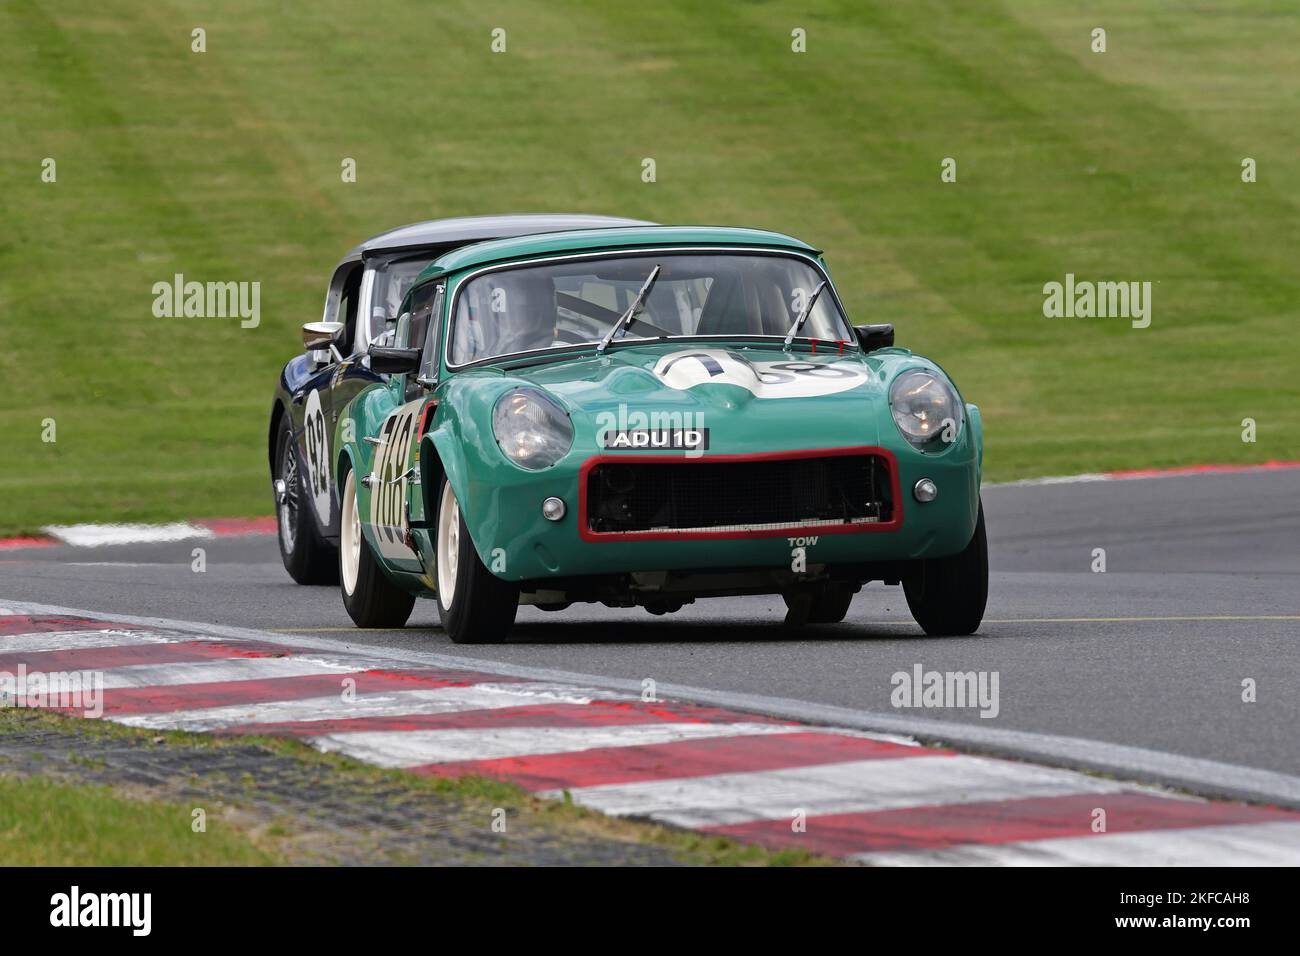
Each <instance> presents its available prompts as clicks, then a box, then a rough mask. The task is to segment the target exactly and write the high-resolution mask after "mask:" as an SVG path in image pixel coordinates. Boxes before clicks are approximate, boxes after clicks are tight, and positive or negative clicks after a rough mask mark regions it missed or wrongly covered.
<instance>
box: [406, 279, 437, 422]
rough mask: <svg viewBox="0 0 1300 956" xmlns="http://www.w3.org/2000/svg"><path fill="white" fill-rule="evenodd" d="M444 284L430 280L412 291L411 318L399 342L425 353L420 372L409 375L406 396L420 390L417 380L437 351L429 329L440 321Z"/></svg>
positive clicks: (409, 396) (411, 395) (412, 395)
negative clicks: (403, 339) (403, 337)
mask: <svg viewBox="0 0 1300 956" xmlns="http://www.w3.org/2000/svg"><path fill="white" fill-rule="evenodd" d="M442 288H443V287H442V285H441V284H440V283H434V282H430V283H427V284H425V285H423V286H420V287H419V288H418V289H416V290H415V291H414V292H412V293H411V298H410V303H409V307H410V310H411V318H410V321H409V322H408V323H407V326H406V337H405V341H404V342H399V344H401V345H404V346H405V347H406V348H416V349H424V350H425V354H424V356H423V359H422V361H421V363H420V373H418V374H415V375H409V376H407V379H406V397H407V398H408V399H411V398H414V397H415V395H416V393H417V392H418V391H419V386H418V385H417V384H416V380H417V379H418V378H419V377H420V375H422V374H423V373H424V371H425V370H426V369H427V368H429V367H430V364H429V363H430V360H431V354H432V353H436V351H437V346H436V345H430V344H429V330H430V327H433V328H434V329H435V330H436V328H437V323H438V319H437V316H438V310H439V307H440V306H441V303H442Z"/></svg>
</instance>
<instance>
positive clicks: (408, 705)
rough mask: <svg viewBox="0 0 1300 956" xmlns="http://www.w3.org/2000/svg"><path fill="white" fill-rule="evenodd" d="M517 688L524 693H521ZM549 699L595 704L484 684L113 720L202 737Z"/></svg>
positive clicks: (551, 691)
mask: <svg viewBox="0 0 1300 956" xmlns="http://www.w3.org/2000/svg"><path fill="white" fill-rule="evenodd" d="M516 688H523V690H522V691H521V692H519V693H516V692H515V690H516ZM538 700H545V701H547V702H548V703H563V704H589V703H591V700H592V698H591V697H589V696H586V695H584V694H575V693H571V692H568V690H567V689H565V688H562V687H561V685H557V684H537V685H526V684H522V685H521V684H478V685H475V686H471V687H438V688H426V689H424V690H402V691H389V692H382V693H364V692H358V693H357V696H356V698H355V699H354V700H352V701H346V700H344V699H343V696H342V688H340V691H339V693H338V694H332V695H330V696H329V697H309V698H305V699H302V700H277V701H268V702H265V703H248V704H230V705H226V706H222V707H203V708H195V709H193V710H176V711H171V712H169V713H158V714H129V715H125V716H121V717H110V719H111V720H114V721H116V722H117V723H119V724H126V725H128V726H131V727H148V728H151V729H154V730H189V731H195V732H201V731H205V730H219V729H222V728H225V727H235V726H239V725H243V724H266V723H281V722H292V723H296V722H300V721H306V720H340V719H348V718H355V717H401V716H408V715H414V714H449V713H457V712H460V711H466V710H496V709H500V708H503V707H520V706H524V705H527V704H532V703H536V702H538Z"/></svg>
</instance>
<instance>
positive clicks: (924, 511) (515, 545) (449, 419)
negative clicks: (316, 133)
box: [334, 227, 983, 595]
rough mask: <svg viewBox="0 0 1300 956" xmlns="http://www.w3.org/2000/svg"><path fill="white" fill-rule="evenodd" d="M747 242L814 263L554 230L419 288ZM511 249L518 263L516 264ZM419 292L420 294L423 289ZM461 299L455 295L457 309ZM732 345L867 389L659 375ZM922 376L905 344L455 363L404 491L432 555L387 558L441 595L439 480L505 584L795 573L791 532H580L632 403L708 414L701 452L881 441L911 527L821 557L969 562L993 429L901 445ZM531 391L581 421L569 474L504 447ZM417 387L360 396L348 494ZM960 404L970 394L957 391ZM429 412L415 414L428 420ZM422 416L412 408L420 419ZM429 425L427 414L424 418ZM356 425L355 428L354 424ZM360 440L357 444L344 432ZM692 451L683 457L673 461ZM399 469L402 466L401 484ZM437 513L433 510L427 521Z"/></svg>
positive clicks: (436, 395)
mask: <svg viewBox="0 0 1300 956" xmlns="http://www.w3.org/2000/svg"><path fill="white" fill-rule="evenodd" d="M741 236H744V237H746V238H747V240H748V241H749V242H751V243H753V244H757V245H764V246H772V247H776V246H779V247H785V248H789V249H791V250H797V251H798V252H799V253H801V254H803V255H816V251H815V250H813V249H812V248H811V247H809V246H806V245H805V244H803V243H800V242H798V241H797V240H793V239H791V238H789V237H787V236H779V235H778V234H775V233H761V232H756V231H753V230H735V229H705V228H689V229H683V228H677V227H652V228H636V229H609V230H592V231H590V232H581V233H556V234H551V235H548V236H529V237H523V238H519V239H511V240H502V241H497V242H488V243H481V244H478V245H476V246H471V247H468V248H466V249H462V250H458V251H457V252H454V253H451V254H449V255H447V256H445V257H443V258H442V259H440V260H439V261H438V262H437V263H435V264H434V265H433V266H431V267H430V268H429V270H426V272H425V273H424V274H423V276H422V278H421V280H420V281H421V282H424V281H431V280H434V279H441V278H444V277H445V278H446V279H447V281H448V285H449V287H451V288H453V289H454V287H455V285H456V284H457V283H458V282H459V281H460V280H461V279H463V278H464V277H465V275H466V274H468V273H469V272H472V271H474V270H475V269H477V268H480V267H482V266H483V265H484V264H485V263H489V262H499V261H503V257H505V258H508V259H510V260H513V259H516V258H529V257H534V256H537V255H550V254H554V253H557V252H567V251H577V250H585V249H592V248H613V249H621V248H627V247H628V246H634V245H647V244H665V243H669V242H671V243H673V244H676V243H678V242H680V243H684V244H689V245H710V244H713V245H718V246H732V245H736V244H738V243H739V242H740V241H741V240H740V237H741ZM507 254H508V255H507ZM417 285H418V283H417ZM453 298H454V297H453V295H448V296H446V297H445V301H444V314H443V315H442V316H440V317H438V318H439V321H445V320H446V314H447V309H448V308H449V306H450V303H451V302H452V301H453ZM704 348H708V349H727V350H729V351H730V352H732V353H734V355H735V356H737V357H738V358H737V359H736V360H737V361H743V362H780V361H796V362H800V363H809V365H810V366H825V365H830V364H832V363H842V364H841V365H840V368H845V369H852V370H855V371H856V374H857V375H858V377H860V378H861V379H862V380H861V381H860V382H859V383H858V384H856V386H855V387H853V388H851V389H849V390H847V391H840V392H837V393H834V394H829V395H816V396H811V397H801V398H758V397H756V396H755V395H754V394H753V393H752V392H751V391H749V390H748V389H746V388H745V387H743V386H741V385H735V384H726V383H721V384H720V383H704V384H699V385H695V386H693V387H690V388H684V389H683V388H672V387H669V386H668V385H667V384H665V383H664V382H663V381H662V380H661V379H660V378H659V377H658V376H657V375H656V374H654V372H653V371H652V369H653V368H654V366H655V363H656V362H657V361H659V360H660V359H661V358H662V357H663V356H664V355H667V354H669V353H674V352H685V351H698V350H700V349H704ZM912 368H925V369H931V370H935V371H938V372H940V374H942V370H941V369H939V367H938V366H937V365H936V364H935V363H933V362H931V361H930V360H928V359H925V358H923V357H921V356H918V355H914V354H912V353H911V352H910V351H908V350H907V349H905V348H890V349H882V350H878V351H875V352H872V353H870V354H864V353H862V352H861V351H860V350H858V349H857V348H856V347H853V346H850V347H846V348H845V350H844V352H843V354H836V353H835V352H834V351H832V352H831V353H830V354H827V352H826V350H825V348H824V347H823V349H822V350H821V351H820V352H819V353H818V354H812V353H811V352H810V351H809V349H808V347H807V345H806V344H802V343H801V344H797V345H796V346H795V347H794V349H793V350H792V351H791V352H790V353H785V352H783V351H782V350H781V343H780V341H779V340H774V341H773V342H771V343H766V342H765V343H763V344H755V342H754V341H752V340H748V341H746V340H736V341H734V342H722V341H709V342H692V341H690V340H684V339H683V340H675V341H672V342H662V341H656V342H646V343H637V344H623V345H620V346H618V347H616V348H611V349H610V350H609V351H608V352H606V353H605V355H603V356H598V355H596V354H595V349H594V347H591V348H584V349H580V350H578V351H576V352H574V353H572V354H571V356H570V357H568V358H565V359H562V360H559V361H552V362H549V363H547V364H539V365H532V366H526V367H523V368H518V369H513V370H505V369H502V368H500V367H498V366H497V365H495V364H491V363H489V364H487V365H479V366H476V367H472V368H467V369H465V370H462V371H459V372H452V371H450V370H448V369H447V368H446V366H445V365H443V366H442V367H441V369H440V375H439V381H438V384H437V385H436V387H435V388H434V390H433V391H432V393H428V394H427V395H426V397H425V398H424V399H423V402H424V403H427V402H428V401H436V402H437V408H436V411H435V412H433V413H432V419H431V425H430V426H429V428H428V429H427V431H426V434H425V436H424V439H423V441H422V442H421V443H420V446H419V448H418V454H417V450H416V449H415V448H411V450H410V452H409V454H408V455H407V456H406V457H405V458H404V459H403V460H402V463H401V466H400V467H401V469H402V470H404V469H405V468H409V467H412V466H414V467H417V468H419V469H420V473H421V475H422V483H421V484H420V485H416V484H413V483H404V485H405V492H406V501H407V506H408V508H409V517H410V522H411V532H412V537H413V538H414V541H415V543H416V545H417V550H418V552H419V553H420V557H416V556H415V555H410V556H409V557H406V558H400V557H398V558H395V557H390V556H385V555H381V556H380V557H381V561H382V563H383V564H384V566H385V568H386V569H387V570H388V571H389V573H390V574H391V575H392V576H393V577H394V579H395V580H398V581H400V582H401V583H403V584H405V585H406V586H408V587H410V588H411V589H412V590H414V591H417V592H420V593H424V594H426V595H427V593H429V592H431V591H432V590H433V587H434V584H433V581H432V578H431V576H430V575H428V574H426V573H425V571H424V569H425V568H427V569H430V571H431V570H432V568H433V567H434V558H433V553H434V552H433V548H432V542H431V540H430V536H431V532H430V530H429V529H428V527H427V525H428V524H431V523H432V518H433V511H434V509H435V508H436V499H437V491H438V484H439V481H440V478H441V475H442V474H443V473H445V474H446V476H447V479H448V481H449V482H450V483H451V486H452V488H453V490H454V491H455V493H456V497H457V500H458V501H459V502H460V506H461V511H462V514H463V515H464V516H465V520H466V523H467V526H468V527H469V530H470V536H471V538H472V539H473V541H474V545H475V548H476V549H477V551H478V554H479V557H480V559H481V560H482V561H483V562H484V564H485V565H486V566H487V567H489V568H490V569H492V570H493V571H494V573H497V574H499V576H500V577H502V578H505V579H508V580H531V579H538V578H546V577H551V576H559V575H564V576H570V575H585V574H604V573H610V572H626V571H663V570H683V569H703V568H739V567H755V568H762V567H772V568H788V566H789V563H790V542H789V541H788V540H787V537H795V536H797V535H795V534H793V533H791V534H789V535H787V534H786V533H782V534H781V535H780V536H777V537H770V538H740V539H735V540H731V539H724V540H719V539H708V540H690V539H675V540H624V541H617V542H614V541H600V542H588V541H584V540H582V539H581V537H580V536H579V533H578V484H579V482H578V475H579V469H580V467H581V465H582V463H583V462H584V461H586V460H587V459H589V458H591V457H593V456H596V455H598V454H602V453H604V454H609V453H608V452H604V451H603V450H602V449H600V448H598V446H597V441H596V434H597V427H596V419H597V416H599V415H601V414H602V413H613V414H615V415H617V413H618V409H619V406H620V405H623V406H625V407H626V409H628V410H630V411H635V410H638V409H641V410H645V411H648V412H658V413H664V412H690V413H693V414H694V415H697V416H702V421H700V420H697V421H696V423H697V424H702V425H704V426H705V427H707V428H708V429H709V431H710V445H709V449H708V451H707V452H704V456H705V457H708V456H712V455H725V454H753V453H757V452H774V451H791V450H802V449H827V448H842V447H850V446H878V447H880V448H883V449H886V450H887V451H889V452H891V453H892V454H893V455H894V457H895V459H896V461H897V467H898V472H899V487H900V490H901V494H900V496H899V501H898V503H897V504H898V506H899V507H901V508H902V511H903V521H902V525H901V527H900V528H899V529H898V530H895V531H889V532H874V531H873V532H864V533H853V534H833V535H822V536H820V538H819V540H818V542H817V544H816V546H815V551H813V552H810V555H809V560H810V562H816V563H818V564H835V563H848V562H861V561H874V560H882V561H883V560H899V559H914V558H927V557H941V556H944V555H948V554H953V553H956V552H957V551H960V550H961V549H962V548H963V547H964V546H965V545H966V544H967V542H968V541H969V540H970V538H971V535H972V534H973V532H974V528H975V522H976V518H977V514H978V507H979V486H980V468H981V461H982V449H983V434H982V426H981V422H980V416H979V411H978V409H977V408H976V407H975V406H974V405H969V404H967V405H964V407H965V410H966V416H965V421H964V422H963V427H962V429H961V433H960V435H959V436H958V438H957V440H956V441H955V442H953V443H951V444H950V445H948V446H947V447H945V448H943V449H942V450H941V451H939V452H936V453H922V452H920V451H918V450H917V449H915V448H914V447H913V446H912V445H910V444H909V443H908V442H907V441H906V440H904V438H903V437H902V436H901V435H900V434H899V432H898V430H897V428H896V426H895V425H894V422H893V419H892V417H891V415H890V409H889V402H888V391H889V385H890V383H891V382H892V381H893V379H894V378H895V377H896V376H897V375H899V374H900V373H901V372H903V371H905V370H907V369H912ZM519 386H533V387H537V388H541V389H544V390H545V391H547V392H548V393H549V394H551V395H552V396H553V397H554V398H555V399H556V400H557V401H558V402H559V403H560V404H561V405H562V406H563V407H564V408H565V409H566V410H567V411H568V413H569V415H570V418H571V420H572V422H573V427H574V442H573V447H572V448H571V449H570V451H569V453H568V454H567V455H566V456H565V457H564V458H563V459H562V460H561V461H560V462H559V463H557V464H556V465H554V466H553V467H551V468H548V469H546V470H544V471H541V472H530V471H526V470H524V469H522V468H519V467H518V466H516V465H515V464H513V463H512V462H511V461H509V460H508V459H507V458H506V457H505V455H504V454H503V453H502V452H501V450H500V449H499V448H498V446H497V443H496V440H495V437H494V435H493V432H492V424H491V422H492V409H493V406H494V404H495V403H496V401H497V399H498V398H500V397H501V395H503V394H504V393H505V392H507V391H509V390H511V389H513V388H517V387H519ZM406 387H407V386H406V382H405V377H404V376H393V377H392V378H391V380H390V381H389V382H388V383H387V384H383V385H373V386H371V387H369V388H368V389H366V390H365V391H363V392H362V393H361V394H359V395H358V396H357V397H356V399H355V400H354V401H353V402H352V403H351V404H349V405H348V406H347V407H346V408H345V409H344V411H343V413H342V414H341V415H340V418H339V424H338V429H339V430H338V432H337V434H336V437H335V445H334V447H336V448H338V449H339V450H340V451H339V469H338V471H337V472H336V474H337V476H338V482H337V484H338V487H340V488H342V486H343V474H344V472H343V469H344V468H345V467H349V466H350V467H356V468H357V469H358V471H359V472H360V473H362V474H368V473H370V471H371V469H372V468H373V467H374V460H375V448H373V447H372V446H370V445H369V444H367V443H366V442H364V441H363V438H364V437H365V436H376V435H379V434H380V432H381V429H382V428H383V426H384V423H385V420H386V419H387V418H388V417H389V416H390V415H392V414H393V413H394V411H396V410H397V409H399V408H402V407H403V406H407V405H408V404H409V402H408V401H407V400H406V399H405V397H404V390H405V389H406ZM958 394H960V393H958ZM420 407H421V406H420V405H414V406H411V408H412V409H415V410H417V411H418V410H419V409H420ZM408 411H409V409H408ZM416 420H417V421H418V415H417V416H416ZM349 423H351V424H349ZM349 428H351V429H353V432H352V434H351V436H350V439H351V440H345V439H346V438H348V437H349V436H348V434H347V430H348V429H349ZM660 454H663V455H665V456H681V455H682V454H683V453H682V452H680V451H675V452H672V451H663V452H660ZM396 473H400V471H395V470H393V469H390V471H389V474H396ZM922 477H929V478H932V479H933V480H934V481H935V483H936V484H937V485H938V487H939V496H938V498H937V500H935V501H933V502H930V503H928V504H920V503H918V502H916V501H915V500H914V499H913V498H912V495H911V488H912V486H913V484H915V482H916V481H917V480H918V479H920V478H922ZM372 494H373V492H372V491H371V490H366V489H361V491H360V506H361V509H362V510H361V513H362V516H363V519H364V518H366V517H368V516H369V515H370V508H371V496H372ZM548 496H556V497H559V498H562V499H563V500H564V501H565V502H566V504H567V505H568V513H567V514H566V515H565V517H564V518H563V519H562V520H560V521H559V522H552V521H547V520H546V519H544V518H543V517H542V514H541V503H542V501H543V499H545V498H546V497H548ZM426 508H427V509H428V510H427V513H426ZM363 526H364V531H365V535H366V538H367V540H368V541H369V542H371V543H372V545H374V544H375V542H376V540H377V539H376V534H377V533H376V529H375V528H374V527H372V526H371V525H369V524H368V523H367V522H366V521H364V520H363Z"/></svg>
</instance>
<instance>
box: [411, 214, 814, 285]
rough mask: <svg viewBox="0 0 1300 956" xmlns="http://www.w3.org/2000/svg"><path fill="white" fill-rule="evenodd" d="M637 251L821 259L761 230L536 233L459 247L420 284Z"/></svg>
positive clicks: (645, 227) (648, 227)
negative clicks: (781, 253)
mask: <svg viewBox="0 0 1300 956" xmlns="http://www.w3.org/2000/svg"><path fill="white" fill-rule="evenodd" d="M636 246H684V247H689V246H752V247H756V248H772V249H786V250H792V251H796V252H802V253H805V254H811V255H814V256H816V255H820V254H821V250H819V249H815V248H813V247H812V246H810V245H808V244H807V243H806V242H803V241H802V240H800V239H795V238H794V237H793V236H787V235H784V234H782V233H779V232H768V231H766V230H763V229H743V228H739V227H736V226H656V225H653V224H639V225H635V226H624V227H616V228H607V229H581V230H576V231H567V232H550V233H536V234H529V235H520V236H516V237H513V238H508V239H496V240H493V241H490V242H478V243H475V244H473V245H468V246H461V247H459V248H457V249H453V250H451V251H450V252H448V253H446V254H445V255H443V256H441V257H439V258H438V259H437V260H436V261H434V262H433V264H432V265H430V266H429V268H427V269H425V270H424V272H423V273H421V274H420V279H419V280H417V281H422V280H424V279H427V278H429V277H432V276H435V275H446V274H448V273H451V272H458V271H460V270H462V269H468V268H472V267H476V266H482V265H488V264H490V263H495V262H503V261H509V260H511V259H523V258H530V257H534V256H546V255H552V254H555V253H565V252H587V251H599V250H601V249H625V248H629V247H636Z"/></svg>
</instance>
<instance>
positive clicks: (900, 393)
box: [889, 368, 962, 448]
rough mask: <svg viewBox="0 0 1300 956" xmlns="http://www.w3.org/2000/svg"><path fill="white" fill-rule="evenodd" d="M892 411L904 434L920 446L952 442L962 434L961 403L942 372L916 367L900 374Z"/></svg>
mask: <svg viewBox="0 0 1300 956" xmlns="http://www.w3.org/2000/svg"><path fill="white" fill-rule="evenodd" d="M889 410H890V412H891V413H892V414H893V416H894V424H895V425H897V426H898V430H899V431H900V432H902V435H903V437H904V438H906V439H907V440H908V441H909V442H911V443H912V444H913V445H914V446H916V447H917V448H925V447H926V446H929V445H932V444H935V443H937V442H939V441H943V442H945V443H948V444H950V443H952V442H954V441H956V440H957V436H958V435H960V434H961V425H962V409H961V402H959V401H958V400H957V393H956V392H955V391H953V388H952V386H951V385H949V384H948V381H947V380H946V379H945V378H944V377H943V376H942V375H940V374H939V373H938V372H933V371H930V370H929V369H923V368H914V369H909V370H908V371H906V372H904V373H903V374H901V375H899V376H898V378H896V379H894V384H893V385H891V386H890V387H889Z"/></svg>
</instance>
